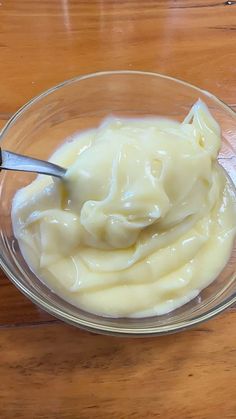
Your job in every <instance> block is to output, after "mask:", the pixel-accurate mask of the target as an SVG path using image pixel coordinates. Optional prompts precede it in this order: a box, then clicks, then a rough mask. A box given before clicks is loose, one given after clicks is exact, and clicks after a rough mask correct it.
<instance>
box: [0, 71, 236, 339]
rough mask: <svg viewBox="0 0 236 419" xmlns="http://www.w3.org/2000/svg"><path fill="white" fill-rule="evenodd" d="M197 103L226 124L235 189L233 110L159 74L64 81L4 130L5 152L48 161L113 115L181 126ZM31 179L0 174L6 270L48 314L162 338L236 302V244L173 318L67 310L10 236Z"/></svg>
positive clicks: (226, 157) (225, 155)
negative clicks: (15, 209)
mask: <svg viewBox="0 0 236 419" xmlns="http://www.w3.org/2000/svg"><path fill="white" fill-rule="evenodd" d="M198 98H201V99H202V100H203V101H204V102H205V103H206V104H207V105H208V107H209V108H210V111H211V112H212V114H213V116H214V117H215V118H216V120H217V121H218V122H219V123H220V125H221V128H222V133H223V145H222V150H221V153H220V156H219V159H220V162H221V164H222V165H223V166H224V168H225V169H226V171H227V172H228V174H229V176H230V177H231V179H232V181H233V182H234V184H235V185H236V158H235V148H236V139H235V138H236V137H235V136H236V114H235V113H234V111H233V110H232V109H231V108H230V107H228V106H226V105H225V104H224V103H223V102H222V101H220V100H219V99H217V98H216V97H215V96H213V95H212V94H210V93H208V92H206V91H203V90H201V89H199V88H197V87H194V86H192V85H190V84H188V83H185V82H183V81H180V80H176V79H173V78H171V77H167V76H164V75H161V74H155V73H148V72H140V71H113V72H102V73H95V74H89V75H85V76H82V77H77V78H75V79H73V80H69V81H66V82H64V83H62V84H60V85H58V86H56V87H53V88H52V89H49V90H48V91H46V92H44V93H42V94H41V95H39V96H38V97H36V98H34V99H32V100H31V101H30V102H29V103H27V104H26V105H25V106H23V107H22V108H21V109H20V110H19V111H18V112H17V113H16V114H15V115H14V116H13V117H12V118H11V119H10V121H9V122H8V123H7V124H6V126H5V127H4V128H3V130H2V132H1V143H0V145H1V147H2V148H3V149H8V150H11V151H14V152H17V153H22V154H27V155H29V156H33V157H37V158H39V159H48V158H49V157H50V155H51V154H52V153H53V151H54V150H55V149H56V148H57V147H58V146H59V145H60V144H62V143H63V142H64V141H65V140H68V139H70V138H71V137H73V135H74V134H75V132H78V131H81V130H85V129H88V128H91V127H93V126H97V125H98V124H99V123H100V122H101V120H102V119H103V118H104V117H105V116H107V115H108V114H115V115H118V116H126V117H139V116H140V117H143V116H147V115H159V116H160V115H163V116H167V117H169V118H174V119H177V120H180V121H181V120H182V119H183V118H184V116H186V115H187V113H188V111H189V109H190V108H191V106H192V105H193V103H194V102H196V100H197V99H198ZM34 177H35V175H32V174H26V173H20V172H6V171H5V172H4V171H2V173H1V175H0V214H1V223H0V245H1V266H2V269H3V270H4V271H5V273H6V274H7V276H8V277H9V279H10V280H11V281H12V282H13V283H14V284H15V285H16V286H17V288H19V290H20V291H22V292H23V293H24V294H25V295H26V296H27V297H29V298H30V299H31V300H32V301H33V302H34V303H36V304H38V305H39V306H40V307H41V308H43V309H44V310H46V311H48V312H49V313H50V314H52V315H54V316H56V317H58V318H60V319H61V320H64V321H66V322H68V323H71V324H73V325H75V326H78V327H81V328H85V329H88V330H90V331H94V332H99V333H106V334H113V335H129V336H131V335H133V336H143V335H159V334H165V333H171V332H176V331H179V330H183V329H186V328H188V327H191V326H194V325H196V324H198V323H200V322H202V321H205V320H207V319H210V318H211V317H213V316H214V315H216V314H218V313H220V312H221V311H223V310H224V309H226V308H227V307H229V306H230V305H231V304H233V303H235V302H236V269H235V267H236V246H235V245H234V249H233V252H232V256H231V258H230V260H229V262H228V264H227V266H226V267H225V268H224V270H223V272H222V273H221V274H220V275H219V276H218V278H216V279H215V281H214V282H213V283H212V284H211V285H210V286H208V287H207V288H206V289H204V290H203V291H202V292H201V293H200V294H199V295H198V297H196V298H195V299H194V300H192V301H190V302H189V303H188V304H185V305H184V306H182V307H181V308H179V309H177V310H175V311H173V312H171V313H168V314H165V315H162V316H155V317H149V318H141V319H127V318H125V319H124V318H119V319H117V318H106V317H101V316H97V315H94V314H91V313H89V312H86V311H83V310H81V309H79V308H77V307H74V306H73V305H71V304H69V303H67V302H66V301H64V300H63V299H61V298H60V297H59V296H57V295H56V294H55V293H53V292H52V291H51V290H50V289H49V288H47V287H46V286H45V285H44V284H43V283H42V282H41V281H40V280H39V279H38V278H37V277H36V276H35V275H34V274H33V273H32V272H31V270H30V269H29V267H28V266H27V264H26V263H25V261H24V259H23V257H22V255H21V253H20V251H19V247H18V243H17V241H16V239H15V238H14V235H13V231H12V224H11V202H12V198H13V196H14V194H15V192H16V191H17V189H19V188H22V187H23V186H25V185H27V184H28V183H29V182H30V181H32V180H33V179H34ZM202 269H204V266H203V267H202ZM199 275H201V272H199Z"/></svg>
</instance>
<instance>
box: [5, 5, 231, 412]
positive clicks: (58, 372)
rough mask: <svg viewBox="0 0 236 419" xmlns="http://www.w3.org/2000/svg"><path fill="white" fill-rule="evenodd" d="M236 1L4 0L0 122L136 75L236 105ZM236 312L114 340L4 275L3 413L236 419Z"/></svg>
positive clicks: (229, 311)
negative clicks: (55, 89)
mask: <svg viewBox="0 0 236 419" xmlns="http://www.w3.org/2000/svg"><path fill="white" fill-rule="evenodd" d="M235 3H236V2H235V1H228V2H224V1H223V0H182V1H181V0H146V1H145V0H100V1H99V0H97V1H95V0H0V54H1V55H0V80H1V83H0V119H1V123H2V125H3V124H4V123H5V122H6V121H7V119H8V118H9V117H10V116H11V115H12V114H13V113H14V112H15V111H16V110H17V109H18V108H19V107H20V106H21V105H23V104H24V103H25V102H26V101H28V100H29V99H30V98H32V97H33V96H34V95H37V94H38V93H40V92H41V91H43V90H45V89H47V88H49V87H50V86H52V85H55V84H57V83H59V82H61V81H63V80H64V79H68V78H71V77H74V76H76V75H79V74H84V73H89V72H94V71H99V70H107V69H139V70H151V71H157V72H161V73H165V74H168V75H171V76H174V77H179V78H181V79H185V80H187V81H189V82H191V83H194V84H196V85H199V86H201V87H202V88H204V89H208V90H210V91H211V92H213V93H215V94H216V95H218V96H220V97H221V98H222V99H223V100H225V101H226V102H227V103H228V104H230V105H231V106H232V107H235V109H236V4H235ZM235 325H236V311H235V309H231V310H228V311H227V312H225V313H224V314H222V315H220V316H219V317H218V318H216V319H214V320H211V321H209V322H208V323H206V324H203V325H200V326H199V327H197V328H195V329H193V330H192V331H187V332H185V333H180V334H178V335H172V336H166V337H160V338H152V339H151V338H149V339H118V338H112V337H103V336H98V335H93V334H90V333H86V332H83V331H79V330H77V329H75V328H73V327H70V326H67V325H65V324H63V323H61V322H60V321H58V320H56V319H54V318H52V317H50V316H49V315H48V314H46V313H44V312H42V311H41V310H40V309H39V308H37V307H36V306H34V305H33V304H32V303H31V302H29V301H28V300H27V299H26V298H25V297H24V296H23V295H21V294H20V292H19V291H17V290H16V289H15V288H14V286H13V285H11V284H10V283H9V281H8V280H7V279H6V278H5V276H4V274H1V280H0V328H1V330H0V351H1V352H0V377H1V380H0V418H2V419H8V418H9V419H14V418H23V419H28V418H29V419H34V418H40V419H43V418H50V419H51V418H55V419H58V418H65V419H90V418H101V419H123V418H124V419H126V418H127V419H128V418H132V419H135V418H161V419H162V418H166V419H179V418H181V419H227V418H228V419H229V418H231V419H234V418H236V397H235V392H236V390H235V387H236V346H235V343H236V329H235Z"/></svg>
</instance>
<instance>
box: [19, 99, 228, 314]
mask: <svg viewBox="0 0 236 419" xmlns="http://www.w3.org/2000/svg"><path fill="white" fill-rule="evenodd" d="M220 146H221V133H220V128H219V126H218V124H217V122H216V121H215V120H214V119H213V117H212V116H211V114H210V113H209V110H208V109H207V107H206V105H204V103H203V102H201V101H198V102H197V103H196V104H195V105H194V106H193V108H192V109H191V111H190V113H189V115H188V116H187V118H186V119H185V120H184V122H183V123H179V122H176V121H172V120H168V119H163V118H143V119H133V120H132V119H120V118H119V119H118V118H115V117H111V118H107V120H106V121H105V122H104V123H103V124H102V125H101V126H100V127H98V128H96V129H92V130H90V131H87V132H84V133H82V134H80V135H78V136H76V137H75V138H74V140H73V141H71V142H67V143H65V144H64V145H63V146H62V147H61V148H60V149H58V150H57V151H56V152H55V153H54V155H53V156H52V158H51V161H53V162H55V163H57V164H60V165H62V166H64V167H67V168H68V171H67V174H66V177H65V181H64V182H63V183H62V182H60V181H53V180H52V178H50V177H46V176H39V177H38V178H37V179H36V180H35V181H34V182H32V183H31V184H30V185H28V186H27V187H25V188H24V189H22V190H20V191H18V192H17V194H16V196H15V198H14V201H13V207H12V222H13V227H14V234H15V236H16V238H17V239H18V242H19V245H20V249H21V251H22V253H23V255H24V258H25V260H26V262H27V263H28V265H29V266H30V267H31V269H32V270H33V271H34V272H35V273H36V275H37V276H38V277H39V278H40V279H41V280H42V281H43V282H44V283H45V284H46V285H47V286H48V287H49V288H50V289H52V290H53V291H55V292H56V293H57V294H59V295H60V296H61V297H62V298H64V299H65V300H67V301H69V302H71V303H72V304H74V305H76V306H78V307H81V308H83V309H85V310H87V311H90V312H93V313H97V314H100V315H104V316H115V317H121V316H125V317H144V316H151V315H156V314H158V315H160V314H164V313H167V312H169V311H171V310H174V309H176V308H177V307H180V306H181V305H183V304H185V303H186V302H188V301H190V300H191V299H192V298H194V297H196V296H197V295H198V294H199V292H200V291H201V290H202V289H203V288H205V287H206V286H207V285H209V284H210V283H211V282H212V281H213V280H214V279H215V278H216V277H217V275H218V274H219V273H220V272H221V270H222V269H223V268H224V266H225V264H226V263H227V261H228V259H229V257H230V254H231V251H232V247H233V241H234V237H235V232H236V228H235V220H236V218H235V217H236V209H235V191H234V189H233V186H232V184H231V182H230V181H229V180H228V178H227V176H226V174H225V172H224V171H223V169H222V168H221V167H220V165H219V164H218V162H217V155H218V152H219V149H220Z"/></svg>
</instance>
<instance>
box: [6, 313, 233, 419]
mask: <svg viewBox="0 0 236 419" xmlns="http://www.w3.org/2000/svg"><path fill="white" fill-rule="evenodd" d="M235 322H236V313H232V314H231V318H230V317H229V316H228V313H225V314H224V315H222V316H220V317H218V318H217V319H216V320H215V321H210V322H209V323H208V324H205V325H203V326H201V327H199V328H197V329H195V330H192V331H188V332H185V333H181V334H179V335H176V336H164V337H161V338H156V339H122V338H119V339H118V338H112V337H105V336H99V335H93V334H89V333H86V332H82V331H80V332H79V331H78V330H76V329H74V328H72V327H69V326H65V325H62V324H56V325H47V326H37V327H31V328H21V327H20V328H14V329H6V330H2V332H1V334H0V346H1V348H2V355H1V364H0V374H1V377H4V380H3V379H2V380H1V381H0V397H1V412H2V414H1V417H2V418H4V419H12V418H23V419H32V418H40V419H44V418H65V419H69V418H70V419H77V418H78V419H88V418H98V419H111V418H112V419H121V418H124V419H129V418H130V419H131V418H132V419H137V418H146V417H147V418H161V419H162V418H168V419H175V418H184V419H192V418H194V419H215V418H231V419H234V418H235V416H236V400H235V397H233V395H234V391H235V390H234V388H235V384H236V383H235V376H236V364H235V356H236V349H235V334H234V333H233V332H232V323H234V324H235ZM226 336H227V338H226ZM233 387H234V388H233Z"/></svg>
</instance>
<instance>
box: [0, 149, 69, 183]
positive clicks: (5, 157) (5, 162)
mask: <svg viewBox="0 0 236 419" xmlns="http://www.w3.org/2000/svg"><path fill="white" fill-rule="evenodd" d="M2 169H4V170H17V171H22V172H35V173H40V174H43V175H49V176H55V177H58V178H61V179H62V178H63V176H64V175H65V173H66V169H64V168H63V167H61V166H58V165H57V164H54V163H50V162H48V161H44V160H38V159H34V158H32V157H28V156H23V155H21V154H16V153H12V152H11V151H6V150H2V149H1V147H0V171H1V170H2Z"/></svg>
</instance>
